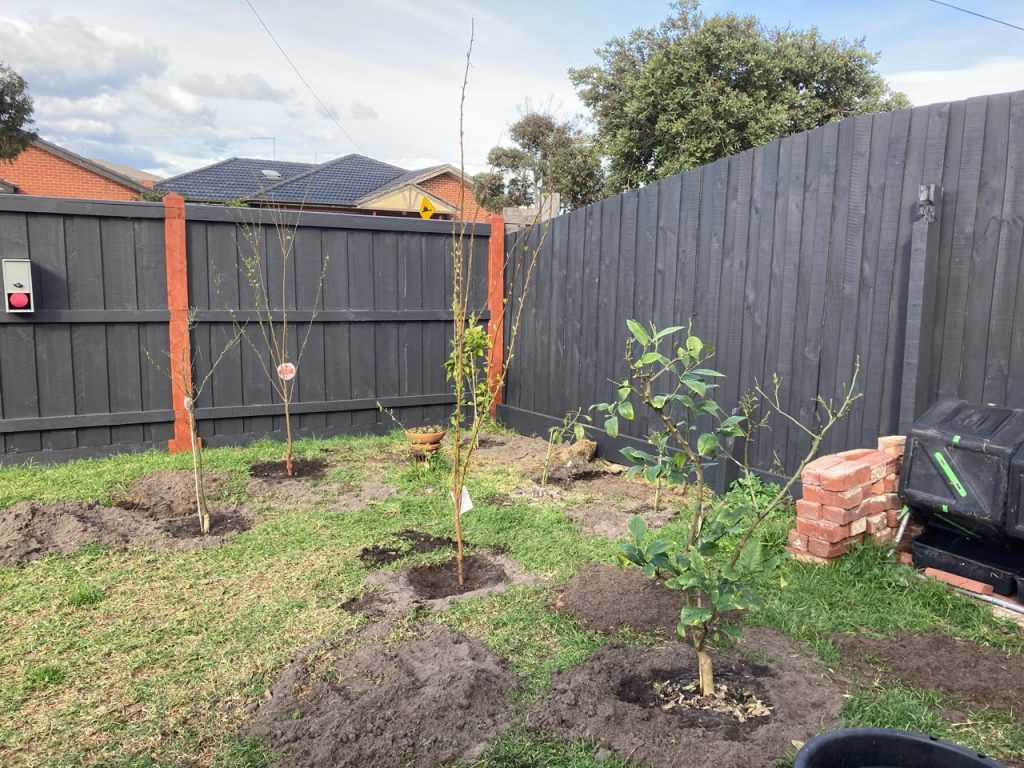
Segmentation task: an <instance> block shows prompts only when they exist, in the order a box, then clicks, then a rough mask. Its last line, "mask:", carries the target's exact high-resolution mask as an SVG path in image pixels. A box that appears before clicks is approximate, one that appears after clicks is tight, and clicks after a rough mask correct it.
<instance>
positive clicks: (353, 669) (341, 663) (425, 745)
mask: <svg viewBox="0 0 1024 768" xmlns="http://www.w3.org/2000/svg"><path fill="white" fill-rule="evenodd" d="M417 630H418V631H419V633H420V636H419V637H418V638H417V639H415V640H410V641H408V642H404V643H402V644H400V645H387V644H386V643H384V642H381V641H379V640H378V641H377V642H373V639H372V637H363V636H362V635H366V634H369V633H372V632H376V633H377V634H378V635H379V634H380V633H379V630H374V629H373V628H372V627H371V628H367V630H363V631H361V632H362V635H361V633H360V632H357V633H356V635H355V637H353V638H352V640H353V641H354V642H355V643H357V644H358V645H357V647H356V648H355V650H354V651H348V650H347V649H349V648H351V647H352V644H351V643H346V645H345V647H344V648H339V649H335V650H332V651H326V652H324V651H320V652H317V653H315V654H313V655H311V656H307V657H305V658H300V659H298V660H297V661H295V662H293V663H292V664H290V665H289V666H288V667H287V668H286V669H285V670H284V672H283V673H282V674H281V676H280V678H278V681H277V682H276V683H275V684H274V686H273V688H272V689H271V697H270V699H269V700H268V701H267V702H266V703H265V704H263V706H262V707H261V708H260V710H259V712H258V714H257V717H256V721H255V723H254V724H253V725H252V726H251V727H250V728H249V729H248V731H247V733H246V736H247V737H249V738H257V739H261V740H263V741H264V742H265V743H266V744H267V746H268V747H270V748H271V749H272V750H274V751H275V752H277V753H278V754H279V755H280V761H279V762H278V763H277V765H279V766H282V768H321V766H335V767H336V768H344V767H345V766H353V767H355V766H358V767H359V768H391V767H392V766H393V767H394V768H399V767H402V768H404V767H405V766H416V767H422V768H426V767H427V766H438V765H449V764H451V765H454V764H458V763H460V762H461V761H466V760H472V759H474V758H476V757H478V756H479V755H480V754H481V753H482V752H483V751H484V750H485V749H486V748H487V745H488V744H489V743H490V742H491V741H493V740H494V739H495V738H496V737H497V736H499V735H500V734H501V733H502V732H504V731H505V730H507V729H508V728H509V726H510V725H511V722H512V713H511V709H510V707H509V703H508V699H509V695H510V694H512V693H513V692H514V691H515V690H516V689H517V688H518V686H519V680H518V678H517V677H516V675H515V674H514V673H513V672H511V671H510V670H509V669H508V668H507V666H506V665H505V662H504V661H503V660H502V659H500V658H499V657H498V656H496V655H495V654H493V653H492V652H491V651H489V650H488V649H487V648H486V647H485V646H484V645H483V644H482V643H480V642H479V641H477V640H473V639H470V638H467V637H463V636H461V635H456V634H453V633H451V632H449V631H448V630H446V629H444V628H442V627H440V626H437V625H423V626H420V627H417Z"/></svg>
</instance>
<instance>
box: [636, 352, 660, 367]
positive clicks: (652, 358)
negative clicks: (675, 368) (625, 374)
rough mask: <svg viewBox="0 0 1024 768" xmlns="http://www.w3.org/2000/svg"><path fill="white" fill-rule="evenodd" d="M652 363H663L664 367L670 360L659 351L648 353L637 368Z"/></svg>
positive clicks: (640, 360)
mask: <svg viewBox="0 0 1024 768" xmlns="http://www.w3.org/2000/svg"><path fill="white" fill-rule="evenodd" d="M651 363H662V364H663V365H664V364H666V363H668V358H667V357H665V356H664V355H663V354H661V352H658V351H654V352H647V353H645V354H644V355H643V356H642V357H641V358H640V359H639V360H638V361H637V366H643V365H650V364H651Z"/></svg>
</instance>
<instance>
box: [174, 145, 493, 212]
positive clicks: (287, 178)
mask: <svg viewBox="0 0 1024 768" xmlns="http://www.w3.org/2000/svg"><path fill="white" fill-rule="evenodd" d="M156 190H157V191H158V192H177V193H178V194H180V195H181V196H182V197H184V198H185V199H186V200H188V201H190V202H197V203H199V202H202V203H219V204H239V203H244V204H245V205H249V206H253V207H269V206H273V207H275V208H302V209H303V210H306V211H329V212H334V213H361V214H369V215H372V216H378V215H380V216H416V217H419V215H420V207H421V205H422V204H423V202H424V200H426V201H428V202H429V203H430V205H431V206H433V208H434V209H435V214H434V217H435V218H441V219H451V218H460V219H463V220H467V221H483V220H484V219H485V218H486V217H487V216H488V215H489V214H490V213H491V212H490V211H487V210H484V209H483V208H481V207H480V205H479V204H478V203H477V201H476V198H475V197H474V196H473V190H472V187H471V182H470V179H469V177H468V176H463V175H462V174H461V173H460V172H459V169H458V168H456V167H455V166H453V165H450V164H448V163H445V164H442V165H436V166H432V167H430V168H421V169H419V170H415V171H409V170H406V169H405V168H399V167H398V166H395V165H391V164H389V163H383V162H381V161H379V160H374V159H373V158H370V157H366V156H364V155H357V154H351V155H345V156H344V157H339V158H336V159H334V160H330V161H328V162H324V163H320V164H318V165H314V164H312V163H293V162H285V161H279V160H261V159H258V158H247V157H232V158H229V159H227V160H222V161H220V162H219V163H214V164H213V165H207V166H205V167H203V168H198V169H196V170H194V171H189V172H188V173H183V174H181V175H180V176H174V177H172V178H170V179H166V180H164V181H161V182H158V183H157V184H156ZM460 202H461V203H462V207H463V208H464V209H465V215H463V216H459V206H460Z"/></svg>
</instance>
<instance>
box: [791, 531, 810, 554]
mask: <svg viewBox="0 0 1024 768" xmlns="http://www.w3.org/2000/svg"><path fill="white" fill-rule="evenodd" d="M789 546H790V548H792V549H794V550H796V551H798V552H806V551H807V537H806V536H804V535H803V534H802V533H800V532H799V531H797V529H796V528H791V529H790V530H789Z"/></svg>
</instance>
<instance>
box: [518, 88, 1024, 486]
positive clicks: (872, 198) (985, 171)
mask: <svg viewBox="0 0 1024 768" xmlns="http://www.w3.org/2000/svg"><path fill="white" fill-rule="evenodd" d="M921 185H937V186H938V187H939V188H940V191H941V208H940V210H938V212H937V221H935V222H934V223H931V224H928V225H926V226H925V227H923V228H922V227H921V226H920V225H919V224H915V219H916V216H917V214H918V194H919V190H920V188H921ZM564 221H567V222H568V226H566V223H563V222H564ZM929 227H931V228H934V229H932V230H930V232H931V234H930V235H929V236H928V237H927V241H928V244H927V245H926V243H925V239H926V237H925V235H924V234H923V233H925V232H928V231H929V230H928V228H929ZM565 232H568V236H564V233H565ZM915 232H916V233H918V234H917V237H919V238H920V239H921V242H920V243H919V244H918V245H919V246H920V247H919V248H918V250H917V251H916V253H920V254H921V255H922V256H921V258H922V259H924V260H923V261H922V262H921V263H920V264H917V265H916V266H915V264H913V263H912V252H914V248H913V247H914V237H915ZM542 237H545V234H544V232H543V228H542V227H541V226H537V227H535V228H534V229H533V230H528V231H524V232H520V233H518V234H517V235H516V236H514V237H512V238H510V239H509V242H510V243H512V244H513V245H514V246H515V247H519V248H522V247H523V245H524V244H526V245H527V246H529V245H536V244H537V243H539V242H540V240H541V238H542ZM546 237H547V240H548V242H547V243H546V245H545V248H544V250H543V252H542V254H541V263H540V264H539V265H538V272H539V274H541V275H549V274H552V275H559V276H561V275H563V274H566V275H567V276H566V277H564V278H560V279H561V282H560V283H559V285H560V292H559V293H558V295H557V296H554V297H552V296H550V295H549V294H548V293H547V292H546V291H545V289H544V287H538V288H537V290H535V291H533V292H532V293H531V294H529V295H528V296H527V298H526V302H527V305H526V311H525V312H524V322H523V328H522V331H521V338H520V339H519V340H518V341H517V342H516V343H517V345H518V347H519V349H518V350H517V353H516V356H515V359H514V361H513V363H512V365H511V369H510V374H509V382H508V386H507V389H506V398H505V403H504V405H503V406H502V407H501V409H500V415H501V416H502V417H503V418H504V419H505V420H506V421H507V422H509V423H510V424H511V425H512V426H514V427H518V428H522V429H526V430H532V431H542V430H544V429H546V428H547V427H548V426H550V425H551V424H553V423H555V422H556V421H557V420H559V419H561V417H562V415H563V414H564V413H566V412H567V411H571V410H575V409H576V408H578V407H583V408H586V407H588V406H589V405H591V404H592V403H594V402H601V401H606V400H609V399H611V398H612V397H613V392H614V384H613V383H612V382H613V381H615V380H618V379H621V378H622V377H623V376H624V375H625V371H626V366H625V362H624V361H623V354H624V348H623V342H624V332H625V320H626V319H627V318H635V319H637V320H639V321H641V322H645V323H646V322H649V321H655V322H656V323H658V324H659V325H660V326H665V325H669V324H681V325H686V324H687V323H688V322H691V321H692V323H693V330H694V332H695V333H696V334H697V335H699V336H701V337H702V338H704V339H705V340H706V341H708V342H709V343H711V344H713V345H714V347H715V348H716V350H717V353H716V356H715V358H714V360H713V362H712V365H713V367H717V368H718V369H719V370H721V371H722V372H724V373H725V374H726V375H727V376H728V378H727V379H726V380H725V383H724V384H723V386H721V387H720V388H719V389H718V390H717V395H718V397H719V401H720V404H721V405H722V406H723V407H726V408H731V407H733V406H734V405H735V403H736V400H737V397H738V396H739V394H740V393H741V392H742V391H745V390H747V389H748V388H750V387H751V386H752V385H753V384H754V383H755V381H757V382H761V383H765V382H767V381H769V380H770V377H771V375H772V374H773V373H778V374H779V375H780V376H781V377H782V389H781V391H780V399H781V402H782V403H783V404H784V405H785V406H786V407H787V408H788V409H789V410H790V411H791V412H792V413H794V414H797V415H798V416H799V419H800V421H801V422H803V423H805V424H811V423H813V421H814V418H815V414H816V410H817V409H816V406H815V398H816V397H819V396H821V397H824V398H832V397H834V396H836V394H837V393H838V391H839V389H840V388H841V387H842V386H843V385H844V384H846V383H848V382H849V381H850V379H851V377H852V375H853V371H854V365H855V362H856V361H857V360H859V361H860V376H859V379H858V389H859V391H860V392H861V393H863V394H864V397H863V398H862V399H861V400H859V401H858V402H857V404H856V406H855V408H854V411H853V413H852V415H851V418H850V419H849V420H848V421H847V422H846V423H844V424H843V425H841V427H840V428H838V429H837V430H835V432H834V433H833V434H832V436H831V438H830V439H829V440H828V441H827V444H826V445H825V447H824V450H826V451H831V450H841V449H844V448H850V447H860V446H864V445H872V444H873V442H874V440H875V439H876V438H877V437H878V436H879V435H884V434H892V433H896V432H898V431H899V428H900V424H901V420H902V421H903V422H904V423H905V422H906V420H907V419H911V420H912V418H913V416H914V415H919V414H920V413H921V412H922V411H923V410H924V409H925V408H926V407H927V406H928V405H929V404H930V403H932V402H934V401H935V399H936V398H938V397H939V396H956V397H962V398H965V399H972V400H984V401H986V402H998V403H1005V404H1007V405H1010V406H1014V407H1024V267H1022V265H1021V261H1022V255H1024V254H1022V241H1024V92H1020V93H1013V94H1002V95H996V96H988V97H979V98H975V99H971V100H968V101H966V102H955V103H950V104H935V105H931V106H926V107H919V108H915V109H912V110H904V111H900V112H893V113H886V114H878V115H868V116H859V117H854V118H849V119H847V120H843V121H841V122H839V123H834V124H831V125H827V126H824V127H821V128H818V129H815V130H814V131H811V132H808V133H805V134H799V135H795V136H792V137H789V138H786V139H783V140H780V141H775V142H772V143H771V144H768V145H765V146H763V147H760V148H757V149H754V150H750V151H747V152H744V153H741V154H739V155H736V156H733V157H730V158H726V159H723V160H719V161H717V162H715V163H712V164H710V165H707V166H704V167H700V168H695V169H693V170H691V171H688V172H686V173H683V174H680V175H678V176H674V177H671V178H669V179H665V180H663V181H661V182H658V183H656V184H652V185H650V186H648V187H646V188H644V189H642V190H639V191H631V192H627V193H625V194H623V195H620V196H618V197H614V198H610V199H608V200H603V201H601V202H600V203H597V204H596V205H594V206H591V207H590V208H588V209H585V210H582V211H576V212H573V213H572V214H568V215H567V216H564V217H561V218H560V219H555V220H554V222H552V224H551V227H550V229H549V231H548V232H547V234H546ZM517 242H518V246H516V243H517ZM580 252H582V253H584V254H585V255H584V260H585V262H584V264H583V266H582V267H580V266H579V265H578V261H579V256H578V254H579V253H580ZM545 260H550V262H551V263H544V262H545ZM912 268H913V271H912ZM580 273H582V274H580ZM911 280H915V281H918V280H919V281H923V284H924V286H926V287H927V291H926V292H925V293H926V294H927V295H925V296H923V297H922V298H923V305H922V308H921V309H922V311H921V312H920V313H918V314H920V319H919V320H916V321H915V322H917V323H918V325H919V327H916V328H915V329H914V331H915V333H913V334H908V327H907V323H908V309H909V310H913V309H914V308H913V307H908V296H910V295H914V296H917V295H918V294H920V293H921V291H917V292H916V293H914V294H911V291H910V288H911V284H910V283H911ZM919 287H920V286H919ZM507 291H508V292H509V293H510V294H511V301H510V305H512V306H514V305H515V304H516V302H517V301H518V297H519V296H521V295H522V286H521V285H519V284H516V283H514V282H511V281H509V284H508V286H507ZM549 302H550V303H549ZM911 316H912V317H916V315H915V314H914V312H913V311H912V312H911ZM581 320H582V322H581ZM916 338H920V343H919V344H916V343H915V344H914V345H913V347H912V348H907V343H908V339H916ZM553 339H557V341H555V342H553V341H552V340H553ZM554 345H557V346H554ZM919 347H921V348H919ZM911 360H912V361H913V362H914V363H915V364H916V363H917V362H918V361H920V362H922V364H923V365H924V366H925V367H924V369H922V370H918V371H916V373H915V376H916V379H915V381H904V365H905V363H907V362H909V361H911ZM566 372H571V373H572V374H573V376H574V378H575V380H574V381H573V382H572V383H570V384H569V385H568V386H561V385H558V386H550V385H548V386H545V387H541V388H537V387H535V386H533V385H534V383H535V382H545V383H547V382H560V381H561V380H562V377H563V375H564V373H566ZM915 386H916V387H917V390H916V391H917V392H920V395H919V396H917V397H916V398H913V397H912V398H910V399H909V400H907V399H905V398H903V397H902V395H903V393H904V390H905V389H906V388H908V387H909V388H911V389H913V388H914V387H915ZM908 402H909V403H911V406H910V407H912V408H913V410H914V413H913V414H908V413H902V412H901V407H902V408H904V410H905V409H906V407H907V406H906V403H908ZM901 403H902V405H901ZM648 427H649V422H648V421H647V420H646V419H645V418H643V417H640V418H638V419H637V420H636V421H635V422H633V423H632V424H629V425H628V429H627V432H626V436H627V439H628V438H634V439H635V438H642V436H643V435H644V434H645V433H646V430H647V429H648ZM766 438H767V439H764V440H763V441H762V442H761V444H760V445H759V446H758V447H757V448H756V449H755V452H754V453H755V455H756V464H757V466H758V468H760V469H762V470H765V471H769V470H770V469H771V467H772V465H773V463H774V460H775V458H776V457H778V458H779V459H781V460H782V462H783V463H784V464H785V465H786V466H788V467H792V466H795V465H796V463H797V462H798V461H799V457H800V456H801V455H803V453H804V452H805V451H806V449H807V447H808V445H809V442H808V438H807V436H806V435H805V434H803V433H802V432H801V430H799V429H798V428H796V427H794V426H792V425H787V424H778V423H777V424H776V426H775V428H774V430H773V431H772V432H771V433H770V435H767V436H766ZM613 442H614V441H606V447H607V448H608V449H609V450H612V449H614V447H616V446H615V445H613ZM620 442H621V441H620ZM728 479H729V476H728V474H727V473H726V472H725V471H724V470H719V471H718V474H717V476H716V478H715V480H716V482H717V484H718V485H719V486H721V485H723V484H724V483H725V482H726V481H727V480H728Z"/></svg>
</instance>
